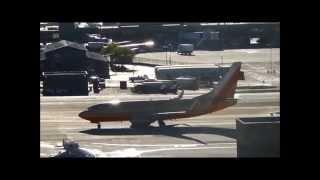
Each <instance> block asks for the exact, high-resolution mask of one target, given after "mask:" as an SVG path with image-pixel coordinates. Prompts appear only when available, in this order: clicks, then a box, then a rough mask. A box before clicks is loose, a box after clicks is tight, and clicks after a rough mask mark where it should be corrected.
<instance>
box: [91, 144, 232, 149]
mask: <svg viewBox="0 0 320 180" xmlns="http://www.w3.org/2000/svg"><path fill="white" fill-rule="evenodd" d="M92 144H95V145H104V146H124V147H165V146H169V147H174V148H184V147H198V146H205V145H203V144H114V143H112V144H110V143H92ZM236 144H237V143H214V145H236Z"/></svg>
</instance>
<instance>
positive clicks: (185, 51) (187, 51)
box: [177, 44, 194, 55]
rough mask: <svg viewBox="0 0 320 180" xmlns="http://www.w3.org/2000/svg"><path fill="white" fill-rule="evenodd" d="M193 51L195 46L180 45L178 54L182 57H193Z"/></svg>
mask: <svg viewBox="0 0 320 180" xmlns="http://www.w3.org/2000/svg"><path fill="white" fill-rule="evenodd" d="M193 49H194V46H193V44H179V45H178V50H177V53H178V54H182V55H191V54H192V52H193Z"/></svg>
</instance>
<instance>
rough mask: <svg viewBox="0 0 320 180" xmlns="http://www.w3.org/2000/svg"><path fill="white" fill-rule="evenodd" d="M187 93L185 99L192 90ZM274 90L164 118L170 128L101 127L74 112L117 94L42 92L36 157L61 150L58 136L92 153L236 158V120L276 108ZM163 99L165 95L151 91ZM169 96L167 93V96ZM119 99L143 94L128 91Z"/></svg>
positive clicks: (110, 124)
mask: <svg viewBox="0 0 320 180" xmlns="http://www.w3.org/2000/svg"><path fill="white" fill-rule="evenodd" d="M197 94H198V93H197V92H193V93H192V92H190V93H188V94H186V96H187V97H186V98H191V97H192V96H195V95H197ZM279 95H280V93H279V92H271V93H270V92H269V93H238V94H236V97H237V98H239V101H238V104H237V105H235V106H232V107H229V108H227V109H225V110H222V111H218V112H216V113H211V114H207V115H203V116H198V117H193V118H185V119H179V120H171V121H166V123H167V125H174V124H176V126H174V127H166V128H158V124H157V123H154V124H152V126H153V127H152V128H149V129H145V130H135V129H131V128H129V126H130V124H129V122H106V123H102V129H100V130H98V129H96V124H91V123H89V122H87V121H86V120H83V119H81V118H79V117H78V113H79V112H80V111H82V110H84V109H85V108H87V107H88V106H90V105H93V104H97V103H103V102H105V101H108V100H111V99H114V98H116V97H117V96H112V95H111V96H88V97H42V98H41V106H40V107H41V116H40V117H41V121H40V124H41V133H40V135H41V136H40V147H41V148H40V149H41V151H40V156H41V157H50V156H53V155H55V154H57V153H58V152H59V151H60V150H61V147H59V146H61V145H62V139H63V138H68V139H72V140H75V141H76V142H78V143H79V144H80V147H81V148H83V149H86V150H88V151H90V152H92V153H93V154H95V155H96V156H97V157H236V156H237V149H236V148H237V146H236V145H237V144H236V129H235V119H236V118H239V117H256V116H269V115H270V113H271V112H275V111H279V110H280V107H279V99H280V98H279ZM150 96H153V98H154V99H165V98H168V95H150ZM169 96H170V95H169ZM120 98H123V99H148V98H150V97H148V96H143V95H142V96H139V95H127V96H121V97H120Z"/></svg>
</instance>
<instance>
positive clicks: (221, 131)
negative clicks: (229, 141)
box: [80, 126, 236, 144]
mask: <svg viewBox="0 0 320 180" xmlns="http://www.w3.org/2000/svg"><path fill="white" fill-rule="evenodd" d="M80 132H81V133H85V134H90V135H101V136H104V135H166V136H171V137H176V138H182V139H187V140H192V141H196V142H198V143H201V144H207V143H206V142H203V141H201V140H199V139H196V138H192V137H188V136H185V135H184V134H213V135H221V136H225V137H229V138H233V139H235V138H236V130H235V129H229V128H216V127H173V126H168V127H162V128H159V127H149V128H145V129H132V128H116V129H89V130H84V131H80Z"/></svg>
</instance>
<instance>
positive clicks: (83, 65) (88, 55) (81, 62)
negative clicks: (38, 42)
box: [40, 40, 110, 79]
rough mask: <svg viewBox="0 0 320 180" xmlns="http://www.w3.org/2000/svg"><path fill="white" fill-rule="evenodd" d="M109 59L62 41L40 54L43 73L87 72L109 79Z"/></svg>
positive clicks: (72, 43)
mask: <svg viewBox="0 0 320 180" xmlns="http://www.w3.org/2000/svg"><path fill="white" fill-rule="evenodd" d="M108 66H109V64H108V57H104V56H102V55H100V54H98V53H95V52H90V51H88V50H87V49H86V48H85V47H84V46H83V45H81V44H78V43H74V42H70V41H66V40H62V41H59V42H56V43H53V44H50V45H47V46H46V47H45V48H44V50H43V51H42V52H40V71H41V72H66V71H87V72H88V74H89V76H90V75H98V76H99V77H101V78H105V79H108V78H110V76H109V67H108Z"/></svg>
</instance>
